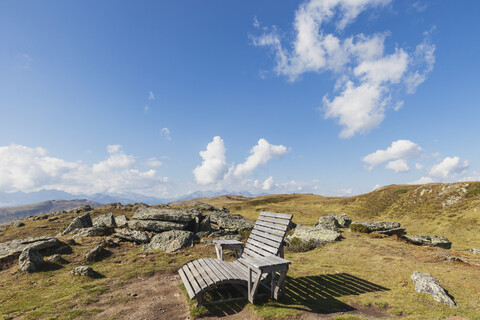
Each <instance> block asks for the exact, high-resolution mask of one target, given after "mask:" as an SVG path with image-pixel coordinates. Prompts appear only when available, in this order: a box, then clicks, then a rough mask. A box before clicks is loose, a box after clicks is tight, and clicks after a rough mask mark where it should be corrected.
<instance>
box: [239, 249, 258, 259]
mask: <svg viewBox="0 0 480 320" xmlns="http://www.w3.org/2000/svg"><path fill="white" fill-rule="evenodd" d="M243 253H244V254H245V255H247V256H249V257H252V258H256V257H261V255H259V254H258V253H256V252H254V251H252V250H250V249H249V248H245V249H243ZM242 257H243V255H242Z"/></svg>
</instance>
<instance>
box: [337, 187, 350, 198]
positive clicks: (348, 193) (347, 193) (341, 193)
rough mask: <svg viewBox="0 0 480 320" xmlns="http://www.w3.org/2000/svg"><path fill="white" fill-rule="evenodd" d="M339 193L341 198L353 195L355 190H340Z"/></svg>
mask: <svg viewBox="0 0 480 320" xmlns="http://www.w3.org/2000/svg"><path fill="white" fill-rule="evenodd" d="M338 193H339V195H340V196H349V195H351V194H352V193H353V189H352V188H345V189H340V190H338Z"/></svg>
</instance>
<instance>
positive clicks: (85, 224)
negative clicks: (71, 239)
mask: <svg viewBox="0 0 480 320" xmlns="http://www.w3.org/2000/svg"><path fill="white" fill-rule="evenodd" d="M92 226H93V223H92V218H90V213H89V212H87V213H85V214H84V215H83V216H80V217H76V218H75V219H73V221H72V222H71V223H70V224H69V225H68V227H66V228H65V230H63V231H62V233H61V235H62V236H64V235H66V234H68V233H70V232H72V231H73V230H76V229H82V228H89V227H92Z"/></svg>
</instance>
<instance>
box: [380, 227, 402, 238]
mask: <svg viewBox="0 0 480 320" xmlns="http://www.w3.org/2000/svg"><path fill="white" fill-rule="evenodd" d="M376 232H377V233H379V234H384V235H387V236H393V235H396V236H399V237H402V236H404V235H405V234H406V233H407V231H406V229H405V228H393V229H390V230H384V231H376Z"/></svg>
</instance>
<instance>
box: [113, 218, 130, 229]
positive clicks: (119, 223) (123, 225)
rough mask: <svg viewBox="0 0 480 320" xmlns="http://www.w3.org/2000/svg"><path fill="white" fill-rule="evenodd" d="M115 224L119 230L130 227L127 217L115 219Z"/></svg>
mask: <svg viewBox="0 0 480 320" xmlns="http://www.w3.org/2000/svg"><path fill="white" fill-rule="evenodd" d="M115 224H116V225H117V227H118V228H126V227H128V218H127V217H126V216H125V215H121V216H118V217H115Z"/></svg>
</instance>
